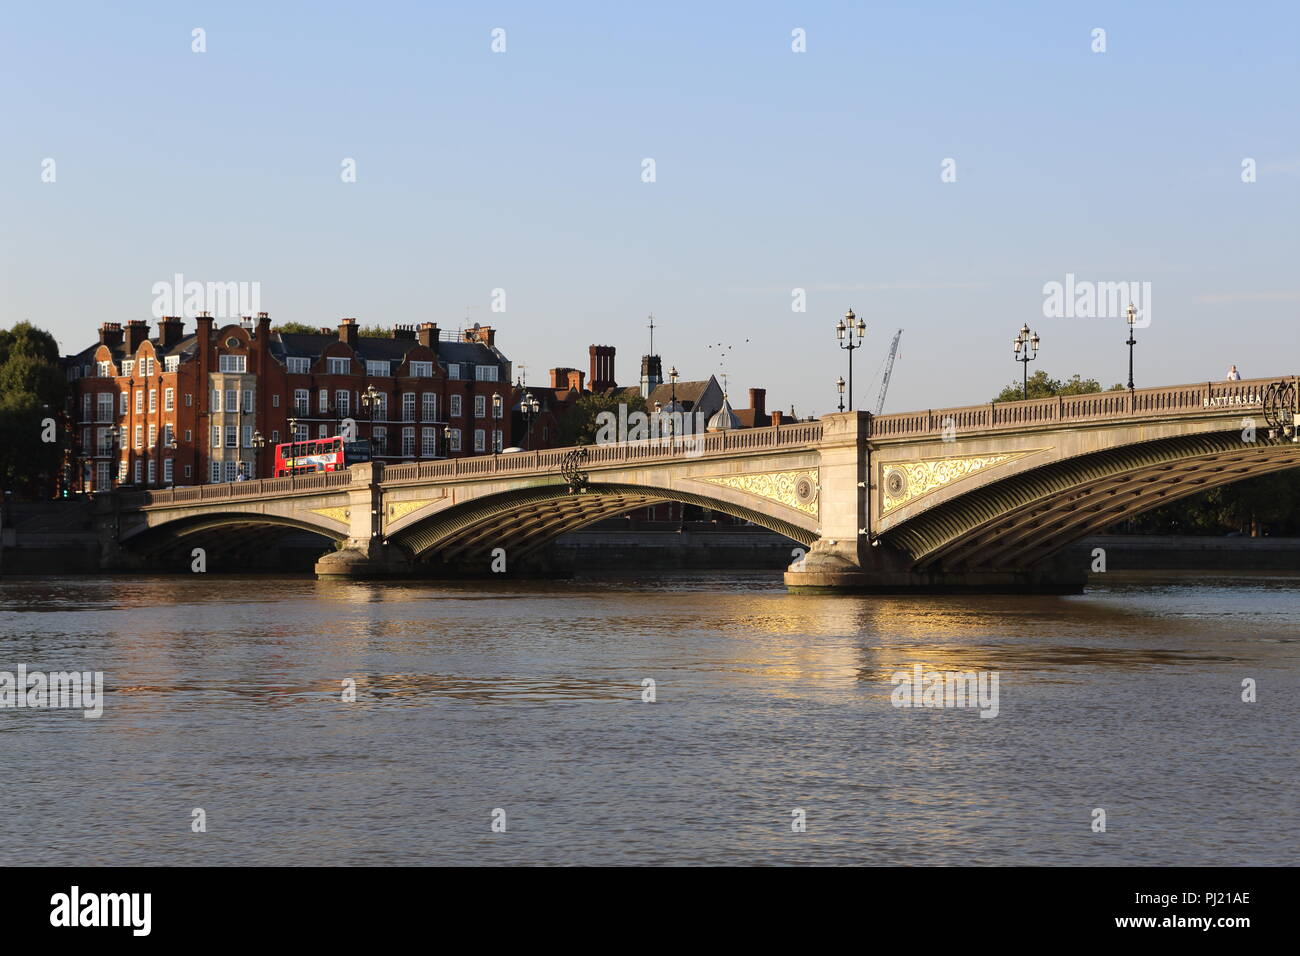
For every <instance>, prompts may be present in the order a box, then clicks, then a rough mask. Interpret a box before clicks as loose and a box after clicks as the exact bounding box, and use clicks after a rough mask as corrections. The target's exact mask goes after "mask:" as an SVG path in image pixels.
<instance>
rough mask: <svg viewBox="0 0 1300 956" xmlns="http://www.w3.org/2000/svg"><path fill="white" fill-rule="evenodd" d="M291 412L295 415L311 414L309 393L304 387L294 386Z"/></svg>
mask: <svg viewBox="0 0 1300 956" xmlns="http://www.w3.org/2000/svg"><path fill="white" fill-rule="evenodd" d="M293 413H294V414H295V415H302V416H306V415H310V414H311V395H310V394H309V393H308V391H307V389H305V388H295V389H294V390H293Z"/></svg>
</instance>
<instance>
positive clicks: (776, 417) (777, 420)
mask: <svg viewBox="0 0 1300 956" xmlns="http://www.w3.org/2000/svg"><path fill="white" fill-rule="evenodd" d="M782 417H783V416H782V415H781V412H780V410H779V409H778V410H777V411H775V412H773V413H772V424H773V425H780V424H781V419H782ZM757 420H758V419H755V421H757Z"/></svg>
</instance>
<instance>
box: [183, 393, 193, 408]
mask: <svg viewBox="0 0 1300 956" xmlns="http://www.w3.org/2000/svg"><path fill="white" fill-rule="evenodd" d="M193 404H194V396H193V395H191V394H190V393H189V392H186V393H185V407H186V408H189V407H190V406H191V405H193Z"/></svg>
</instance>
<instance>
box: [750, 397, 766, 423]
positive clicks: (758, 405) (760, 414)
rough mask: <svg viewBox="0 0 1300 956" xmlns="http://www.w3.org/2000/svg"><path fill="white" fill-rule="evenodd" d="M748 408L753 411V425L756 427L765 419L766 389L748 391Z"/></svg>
mask: <svg viewBox="0 0 1300 956" xmlns="http://www.w3.org/2000/svg"><path fill="white" fill-rule="evenodd" d="M749 407H750V408H752V409H753V410H754V424H755V425H757V424H758V423H759V422H760V421H761V420H763V419H764V418H766V417H767V389H765V388H751V389H750V390H749Z"/></svg>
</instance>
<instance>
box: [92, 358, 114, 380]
mask: <svg viewBox="0 0 1300 956" xmlns="http://www.w3.org/2000/svg"><path fill="white" fill-rule="evenodd" d="M95 373H96V374H97V375H98V376H99V377H100V378H112V377H113V363H112V362H96V363H95Z"/></svg>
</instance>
